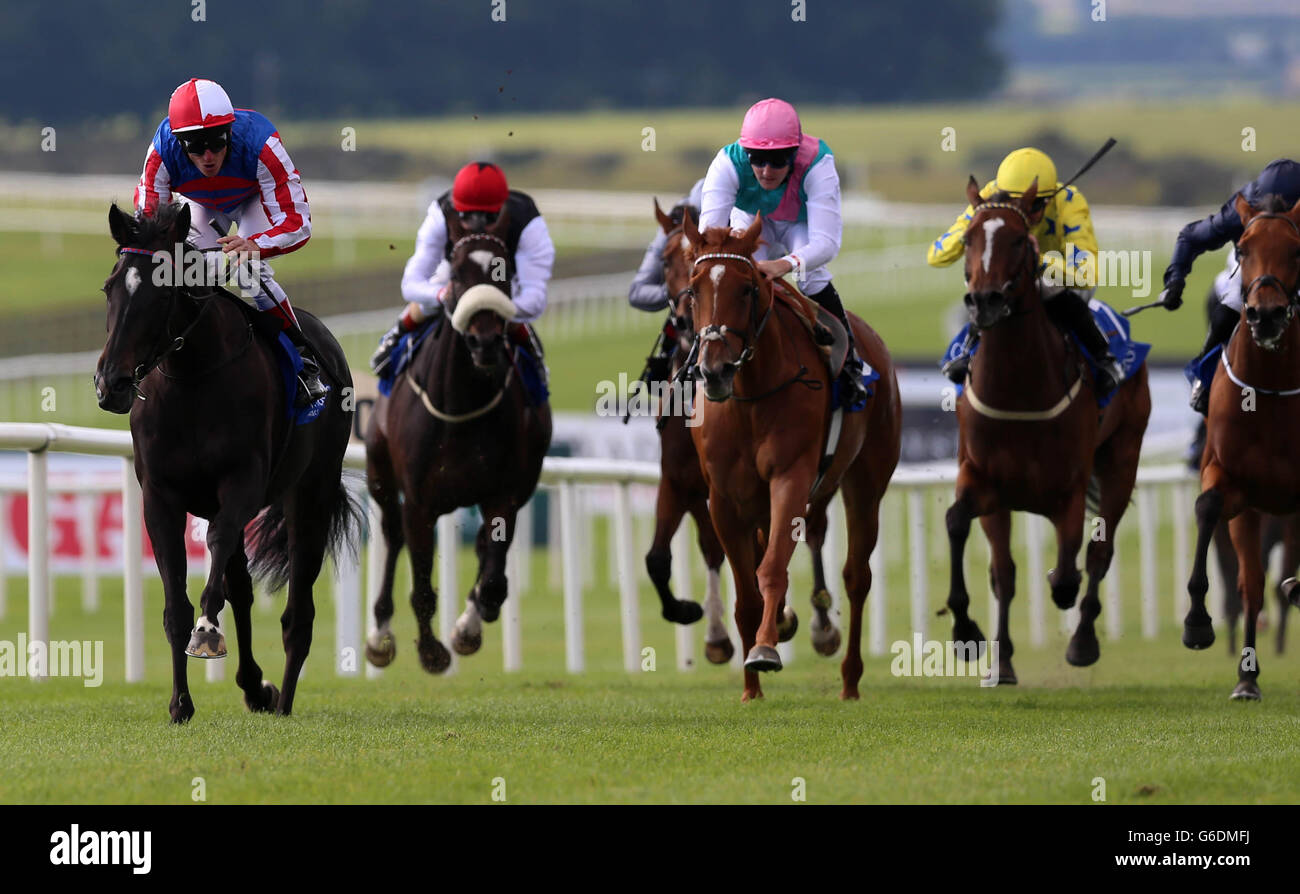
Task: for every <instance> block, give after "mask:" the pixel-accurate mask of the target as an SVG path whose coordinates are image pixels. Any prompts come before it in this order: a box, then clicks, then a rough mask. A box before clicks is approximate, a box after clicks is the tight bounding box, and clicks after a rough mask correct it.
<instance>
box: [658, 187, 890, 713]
mask: <svg viewBox="0 0 1300 894" xmlns="http://www.w3.org/2000/svg"><path fill="white" fill-rule="evenodd" d="M683 225H684V226H683V232H684V234H685V236H686V238H687V240H688V242H689V243H690V247H691V256H692V257H691V262H692V268H693V274H692V277H691V280H690V287H691V300H692V305H691V307H692V315H693V318H694V321H695V324H696V327H697V335H696V339H697V344H698V345H699V349H698V369H699V372H700V375H701V376H702V377H703V380H704V385H703V388H697V389H696V393H695V412H696V413H697V414H698V422H699V424H698V425H696V426H694V427H693V428H691V437H692V439H693V440H694V442H695V448H696V450H697V452H698V453H699V457H700V464H701V469H702V470H703V472H704V478H705V480H706V482H707V483H708V486H709V515H710V517H711V518H712V519H713V526H714V528H715V529H716V530H717V533H718V537H719V539H720V540H721V541H722V545H723V549H724V550H725V552H726V555H727V560H728V562H730V564H731V570H732V573H733V575H734V577H735V582H736V625H737V627H738V628H739V630H740V636H741V645H742V648H743V649H744V651H745V656H746V657H745V672H744V676H745V680H744V690H743V692H742V694H741V701H749V700H751V699H754V698H758V697H761V696H762V694H763V692H762V688H761V686H760V684H759V677H758V674H759V672H761V671H770V670H780V669H781V658H780V655H779V654H778V653H777V651H776V644H777V642H778V637H779V629H778V628H779V621H778V619H779V618H781V617H782V616H783V615H784V610H785V601H786V590H787V588H788V585H789V571H788V569H789V564H790V557H791V556H792V554H793V553H794V548H795V544H796V543H797V541H798V539H800V537H801V535H802V534H806V529H807V527H808V526H809V525H808V521H809V512H810V506H811V507H816V506H821V507H823V510H824V507H825V504H826V502H827V501H828V500H829V499H830V497H831V495H833V494H834V493H835V491H836V490H838V489H842V490H843V493H844V507H845V513H846V516H847V520H848V528H849V537H848V558H847V561H846V562H845V564H844V587H845V593H846V594H847V596H848V599H849V603H850V607H851V609H850V616H849V641H848V648H847V649H846V650H845V655H844V659H843V661H842V663H841V665H840V674H841V678H842V681H843V687H842V689H841V691H840V698H842V699H856V698H857V697H858V681H859V680H860V679H861V677H862V650H861V644H862V607H863V604H864V603H865V602H866V598H867V591H868V590H869V589H870V587H871V568H870V566H869V564H868V563H869V560H870V557H871V552H872V550H873V549H874V547H875V544H876V538H877V535H878V531H879V528H878V526H879V509H880V500H881V498H882V497H883V496H884V494H885V489H886V488H887V487H888V486H889V479H890V476H891V475H892V474H893V471H894V468H895V466H897V464H898V456H899V445H900V433H901V421H902V404H901V401H900V399H899V393H898V381H897V378H896V377H895V374H894V367H893V361H892V360H891V358H890V356H889V351H888V350H887V349H886V348H885V344H884V342H883V341H881V339H880V337H879V336H878V335H877V334H876V333H875V331H874V330H872V329H871V327H869V326H868V325H867V324H866V323H864V322H862V320H860V319H858V318H857V317H856V316H853V315H850V320H851V321H852V324H853V327H854V340H855V342H856V343H857V345H858V350H859V351H860V352H861V354H862V357H863V359H864V360H865V361H866V362H867V363H868V364H870V366H871V367H873V368H874V369H875V370H876V371H877V372H878V373H879V374H880V379H879V380H878V381H877V382H876V383H875V391H874V395H873V396H872V397H871V398H870V399H869V400H868V402H867V406H866V408H865V409H863V410H862V411H860V412H857V413H845V414H844V417H843V425H842V430H841V431H840V434H839V440H838V443H837V445H836V449H835V452H834V455H833V458H832V460H831V462H830V464H829V466H828V467H826V468H825V470H824V474H823V475H819V465H820V461H821V458H822V452H823V445H824V444H826V439H827V437H828V434H827V433H828V427H829V423H830V420H831V416H832V408H831V406H830V399H829V396H830V393H831V390H832V382H833V377H832V376H831V374H830V372H829V370H828V369H827V364H826V362H825V361H824V359H823V357H822V354H821V351H820V349H819V347H818V346H817V345H816V344H815V342H814V340H813V337H812V335H811V334H810V333H809V332H808V330H807V329H806V328H804V325H803V323H802V322H801V321H800V320H799V318H798V317H797V316H796V314H797V311H795V310H794V309H793V308H792V307H791V306H790V305H789V304H787V303H786V302H785V301H784V300H777V298H776V297H775V295H774V291H773V285H772V283H770V282H769V281H768V280H767V279H766V278H765V277H763V276H762V275H760V274H759V272H758V270H757V268H756V267H755V265H754V261H753V254H754V249H755V248H757V246H758V243H759V236H760V234H761V232H762V225H763V219H762V217H761V215H760V216H757V217H756V218H755V220H754V222H753V224H751V225H750V227H749V228H748V229H747V230H745V232H744V233H743V234H739V235H737V234H734V233H732V232H731V231H730V230H729V229H727V228H725V227H714V228H711V229H709V230H707V231H705V232H704V233H703V234H701V233H700V232H699V230H698V229H697V228H696V225H695V221H694V220H693V219H692V217H691V216H690V214H689V212H688V213H687V214H686V215H685V217H684V219H683ZM701 391H703V393H704V395H705V397H706V398H707V400H705V401H701V400H700V399H699V393H700V392H701Z"/></svg>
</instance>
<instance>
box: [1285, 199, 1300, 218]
mask: <svg viewBox="0 0 1300 894" xmlns="http://www.w3.org/2000/svg"><path fill="white" fill-rule="evenodd" d="M1286 216H1287V217H1289V218H1291V220H1292V222H1294V223H1300V199H1296V201H1295V204H1294V205H1292V206H1291V210H1290V211H1288V212H1287V213H1286Z"/></svg>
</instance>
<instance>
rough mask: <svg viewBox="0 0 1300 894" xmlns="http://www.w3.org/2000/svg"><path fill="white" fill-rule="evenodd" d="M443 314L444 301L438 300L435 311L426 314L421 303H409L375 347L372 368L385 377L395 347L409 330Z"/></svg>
mask: <svg viewBox="0 0 1300 894" xmlns="http://www.w3.org/2000/svg"><path fill="white" fill-rule="evenodd" d="M441 314H442V303H441V302H438V303H437V304H436V305H435V306H434V309H433V313H431V314H429V315H428V316H425V314H424V310H423V308H421V307H420V305H419V304H416V303H414V302H412V303H411V304H408V305H407V306H406V307H405V308H404V309H403V310H402V312H401V314H399V315H398V317H397V322H396V323H394V324H393V325H392V328H390V329H389V330H388V331H387V332H385V333H384V334H383V335H382V336H381V337H380V339H379V346H378V347H376V348H375V353H373V354H371V355H370V368H371V370H373V371H374V373H375V375H377V376H379V378H381V379H382V378H384V376H385V374H386V373H387V368H388V364H389V362H390V361H391V360H392V356H393V349H394V348H395V347H397V343H398V342H399V341H400V340H401V338H402V336H403V335H405V334H406V333H407V332H413V331H414V330H415V329H416V328H417V327H418V326H420V325H421V324H422V323H425V322H427V321H428V320H433V319H436V318H437V317H438V316H440V315H441Z"/></svg>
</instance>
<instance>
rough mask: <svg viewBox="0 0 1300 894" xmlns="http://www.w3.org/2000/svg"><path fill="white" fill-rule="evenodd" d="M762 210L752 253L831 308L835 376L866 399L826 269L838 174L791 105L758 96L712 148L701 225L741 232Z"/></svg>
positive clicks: (834, 249)
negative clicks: (839, 365) (837, 331)
mask: <svg viewBox="0 0 1300 894" xmlns="http://www.w3.org/2000/svg"><path fill="white" fill-rule="evenodd" d="M760 213H761V214H762V215H763V240H764V243H763V244H761V245H759V247H758V250H757V251H756V252H755V253H754V259H755V261H756V263H757V266H758V269H759V271H760V272H761V273H762V274H763V275H764V276H766V277H767V278H768V279H775V278H777V277H780V276H784V275H785V274H787V273H790V272H792V271H793V272H794V276H795V279H796V280H797V281H798V284H799V287H800V288H801V289H802V290H803V291H804V293H805V294H807V295H808V297H809V298H812V299H813V300H814V301H816V302H817V303H818V304H820V305H821V306H822V307H825V308H826V309H827V310H829V311H831V312H832V313H834V314H835V315H836V316H837V317H839V318H840V321H841V322H843V323H844V328H845V329H846V330H847V331H848V333H849V358H848V360H847V361H846V363H845V365H844V372H843V375H842V377H841V382H842V387H843V389H844V390H843V391H842V392H841V393H842V394H843V395H844V396H845V402H846V403H847V404H848V405H849V406H860V405H861V404H863V403H865V401H866V399H867V396H868V395H867V391H866V389H865V388H864V387H863V385H862V361H861V360H859V359H858V357H857V352H856V351H854V350H853V330H852V329H850V328H849V325H848V318H847V317H846V316H845V314H844V305H843V303H842V302H841V301H840V296H839V293H838V292H836V291H835V286H833V285H832V284H831V274H830V271H829V270H827V269H826V265H827V264H829V263H830V262H831V261H832V260H833V259H834V258H835V256H836V255H837V254H839V251H840V239H841V236H842V233H843V229H844V225H843V222H842V220H841V218H840V178H839V174H838V173H836V171H835V157H834V156H833V155H831V150H830V147H829V146H827V145H826V142H825V141H824V140H820V139H818V138H817V137H814V136H810V135H808V134H805V133H804V132H803V127H802V125H801V124H800V122H799V115H798V113H797V112H795V110H794V106H792V105H790V103H788V102H786V101H785V100H782V99H764V100H762V101H761V102H757V103H755V104H754V105H753V106H751V107H750V109H749V111H748V112H746V113H745V120H744V122H743V123H742V124H741V126H740V139H739V140H737V141H736V142H734V143H732V144H730V145H728V146H723V147H722V149H720V150H719V151H718V154H717V156H716V157H715V158H714V159H713V163H712V164H711V165H709V172H708V174H706V175H705V177H704V190H703V196H702V199H701V208H700V228H701V229H704V228H705V227H726V226H730V227H731V228H732V229H738V230H743V229H745V228H746V227H748V226H749V225H750V224H751V223H753V221H754V217H755V216H756V215H757V214H760Z"/></svg>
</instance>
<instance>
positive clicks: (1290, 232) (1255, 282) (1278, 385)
mask: <svg viewBox="0 0 1300 894" xmlns="http://www.w3.org/2000/svg"><path fill="white" fill-rule="evenodd" d="M1236 209H1237V214H1238V216H1239V217H1240V218H1241V222H1242V225H1243V231H1242V235H1241V236H1240V237H1238V239H1237V256H1238V259H1239V260H1240V263H1241V281H1242V283H1243V286H1242V292H1243V306H1242V311H1241V322H1240V323H1238V325H1237V329H1236V331H1235V332H1234V333H1233V335H1232V338H1231V339H1229V341H1228V344H1227V345H1226V346H1225V347H1224V349H1223V355H1222V359H1221V360H1220V365H1221V366H1222V367H1223V369H1222V370H1221V373H1222V374H1221V375H1216V376H1215V377H1214V382H1213V384H1212V385H1211V386H1210V406H1209V414H1208V416H1207V419H1206V437H1205V451H1204V453H1203V454H1202V456H1201V495H1200V496H1199V497H1197V499H1196V525H1197V538H1196V554H1195V559H1194V562H1193V566H1192V575H1191V578H1190V580H1189V581H1188V583H1187V591H1188V593H1189V595H1190V596H1191V608H1190V609H1189V611H1188V613H1187V617H1186V618H1185V619H1184V621H1183V644H1184V645H1185V646H1187V647H1188V648H1190V649H1204V648H1207V647H1209V646H1210V645H1211V644H1212V643H1213V642H1214V629H1213V626H1212V624H1211V622H1210V616H1209V613H1208V612H1207V611H1206V610H1205V594H1206V591H1207V590H1208V589H1209V580H1208V578H1207V576H1206V554H1207V552H1208V550H1209V544H1210V539H1211V537H1212V535H1213V532H1214V529H1215V527H1216V525H1217V524H1218V522H1219V520H1220V519H1226V520H1227V521H1228V530H1229V533H1230V534H1231V536H1232V544H1233V547H1234V548H1235V550H1236V553H1237V567H1238V571H1237V593H1238V596H1239V597H1240V599H1241V602H1242V606H1243V608H1244V609H1245V625H1244V636H1243V640H1244V643H1243V647H1242V651H1241V656H1240V658H1239V659H1238V662H1237V685H1236V687H1235V688H1234V689H1233V690H1232V696H1231V697H1232V698H1233V699H1245V700H1251V701H1253V700H1257V699H1259V697H1260V689H1259V683H1258V679H1259V654H1258V652H1257V651H1256V648H1255V631H1256V622H1257V620H1258V618H1259V612H1260V609H1261V608H1262V606H1263V602H1264V568H1263V563H1262V562H1261V560H1260V531H1261V513H1269V514H1272V515H1283V516H1285V515H1290V514H1291V513H1294V512H1296V511H1297V510H1300V471H1298V470H1297V469H1296V468H1295V459H1294V456H1293V455H1292V453H1291V445H1292V444H1294V443H1295V438H1296V436H1297V435H1300V416H1298V415H1297V413H1296V407H1295V405H1294V402H1293V401H1292V400H1291V399H1290V398H1292V397H1294V396H1296V395H1300V328H1298V327H1296V326H1294V325H1292V321H1293V320H1294V318H1295V315H1296V310H1297V289H1300V202H1297V203H1296V204H1295V205H1293V206H1291V207H1290V208H1289V209H1288V208H1287V207H1286V203H1285V202H1282V201H1281V200H1279V199H1277V198H1276V197H1271V198H1269V199H1268V200H1267V201H1266V202H1265V203H1264V207H1263V208H1255V207H1253V206H1251V205H1250V203H1249V202H1247V201H1246V199H1245V198H1244V197H1242V196H1241V195H1240V194H1239V195H1238V196H1237V199H1236ZM1283 591H1284V592H1286V593H1287V595H1288V596H1289V597H1290V599H1291V601H1292V602H1293V603H1297V597H1298V596H1300V593H1297V588H1296V586H1295V581H1294V578H1293V579H1291V580H1288V581H1287V582H1285V583H1284V584H1283Z"/></svg>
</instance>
